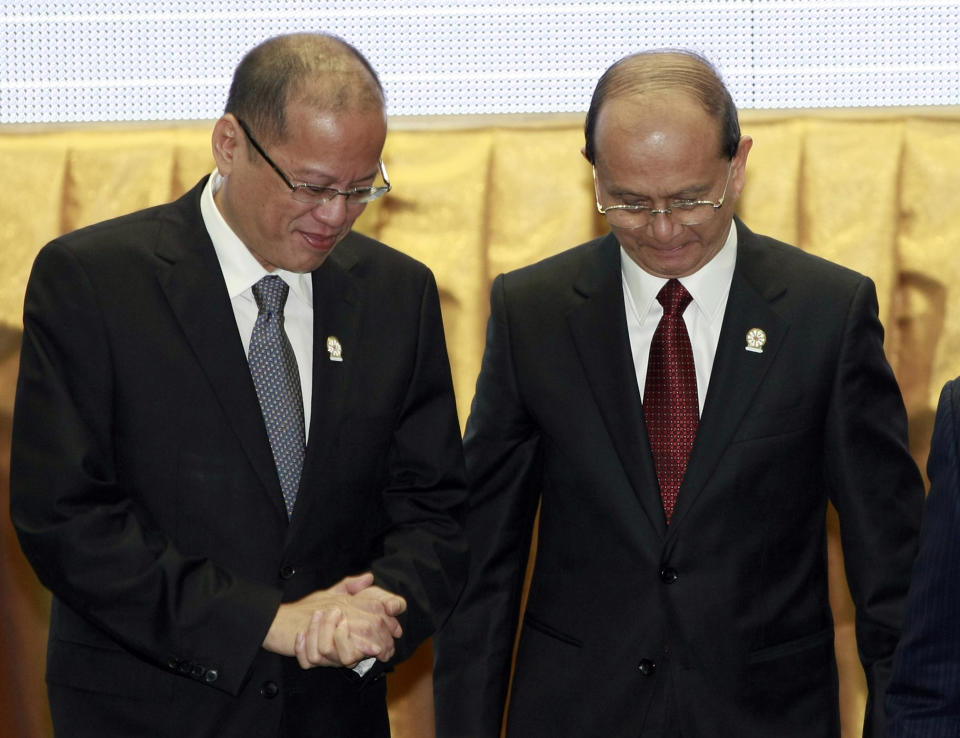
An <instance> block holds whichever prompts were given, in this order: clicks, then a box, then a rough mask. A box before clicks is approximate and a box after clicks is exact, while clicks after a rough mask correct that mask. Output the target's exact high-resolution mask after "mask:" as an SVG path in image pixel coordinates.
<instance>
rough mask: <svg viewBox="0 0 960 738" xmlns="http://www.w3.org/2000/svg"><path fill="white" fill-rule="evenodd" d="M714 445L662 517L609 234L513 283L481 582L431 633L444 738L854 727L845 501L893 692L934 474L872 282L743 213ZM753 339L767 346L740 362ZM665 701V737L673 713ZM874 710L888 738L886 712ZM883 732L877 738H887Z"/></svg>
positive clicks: (868, 626)
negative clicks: (838, 616) (839, 556)
mask: <svg viewBox="0 0 960 738" xmlns="http://www.w3.org/2000/svg"><path fill="white" fill-rule="evenodd" d="M737 228H738V238H739V247H738V255H737V265H736V270H735V274H734V277H733V283H732V286H731V290H730V297H729V302H728V304H727V309H726V314H725V316H724V320H723V327H722V332H721V335H720V340H719V346H718V349H717V354H716V359H715V361H714V365H713V370H712V374H711V379H710V389H709V391H708V393H707V397H706V404H705V407H704V410H703V414H702V419H701V422H700V426H699V430H698V434H697V438H696V442H695V444H694V447H693V451H692V455H691V458H690V462H689V466H688V469H687V474H686V478H685V480H684V482H683V486H682V487H681V489H680V492H679V498H678V502H677V508H676V512H675V513H674V517H673V521H672V522H671V524H670V526H669V528H668V527H667V525H666V522H665V518H664V513H663V508H662V504H661V501H660V494H659V488H658V484H657V479H656V474H655V471H654V466H653V459H652V456H651V453H650V448H649V442H648V439H647V433H646V429H645V426H644V421H643V411H642V406H641V400H640V393H639V390H638V387H637V380H636V373H635V370H634V365H633V361H632V359H631V356H630V347H629V339H628V336H627V325H626V318H625V313H624V306H623V292H622V288H621V276H620V262H619V258H620V256H619V247H618V244H617V241H616V240H615V239H614V237H613V236H610V235H608V236H607V237H605V238H601V239H598V240H596V241H593V242H590V243H587V244H584V245H582V246H579V247H577V248H575V249H572V250H570V251H567V252H565V253H562V254H560V255H558V256H556V257H553V258H550V259H547V260H546V261H544V262H542V263H540V264H537V265H534V266H531V267H528V268H525V269H521V270H519V271H516V272H513V273H510V274H506V275H503V276H500V277H498V278H497V280H496V281H495V283H494V286H493V296H492V315H491V318H490V322H489V328H488V334H487V349H486V354H485V356H484V360H483V366H482V370H481V374H480V379H479V381H478V384H477V393H476V397H475V399H474V402H473V408H472V412H471V416H470V420H469V422H468V426H467V432H466V437H465V452H466V458H467V474H468V478H469V479H470V481H471V484H472V485H473V488H472V491H471V505H470V511H469V513H468V523H467V530H468V539H469V542H470V545H471V554H470V555H471V565H470V571H471V575H470V577H469V578H468V585H467V589H466V590H465V593H464V595H463V597H462V598H461V601H460V604H459V605H458V607H457V609H456V610H455V611H454V614H453V616H452V617H451V620H450V621H449V622H448V624H447V625H446V626H445V627H444V630H443V631H441V633H440V634H439V635H438V636H437V638H436V639H435V649H436V653H437V666H436V672H435V673H436V681H435V691H436V699H437V710H438V729H439V735H440V736H443V737H444V738H448V737H450V736H458V737H462V736H491V737H493V736H496V735H498V731H499V729H500V721H501V716H502V714H503V710H504V703H505V698H506V693H507V682H508V673H509V669H510V659H511V652H512V649H513V644H514V634H515V632H516V626H517V618H518V609H519V603H520V594H521V585H522V583H523V578H524V564H525V559H526V551H527V548H526V547H527V543H528V541H529V540H530V535H531V533H530V531H531V524H532V522H533V520H534V515H535V512H536V510H537V505H538V502H539V503H540V504H541V509H540V518H539V520H540V522H539V529H538V530H539V539H538V550H537V556H536V563H535V568H534V571H533V575H532V581H531V583H530V591H529V600H528V603H527V608H526V615H525V618H524V622H523V629H522V635H521V638H520V643H519V651H518V654H517V663H516V676H515V680H514V683H513V691H512V698H511V701H510V706H509V718H508V720H509V728H508V733H509V735H511V736H517V737H521V736H522V737H523V738H534V737H537V736H605V737H606V738H615V737H616V736H630V737H631V738H636V736H638V735H648V734H650V735H657V736H660V735H671V736H672V735H678V734H680V731H681V730H682V735H683V736H685V738H702V737H705V736H709V737H710V738H718V737H721V736H736V738H750V737H752V736H756V737H757V738H772V737H774V736H775V737H776V738H790V737H792V736H797V737H798V738H799V737H801V736H802V738H815V737H817V736H836V735H839V718H838V700H837V673H836V664H835V659H834V653H833V621H832V617H831V611H830V605H829V599H828V591H827V590H828V582H827V565H826V531H825V520H826V507H827V500H828V499H829V500H832V501H833V503H834V504H835V505H836V507H837V509H838V511H839V514H840V520H841V524H842V527H843V541H844V552H845V557H846V565H847V573H848V575H849V579H850V584H851V587H852V591H853V596H854V599H855V602H856V604H857V626H858V632H859V645H860V650H861V654H862V658H863V664H864V667H865V669H866V673H867V679H868V682H869V685H870V687H871V689H872V692H874V693H875V692H876V690H878V689H879V690H880V694H882V692H883V687H884V686H885V684H886V677H887V673H888V670H889V666H890V661H891V658H892V655H893V651H894V647H895V645H896V642H897V638H898V636H899V633H900V624H901V604H902V599H903V597H904V596H905V594H906V589H907V581H908V577H909V572H910V564H911V562H912V560H913V555H914V550H915V535H916V529H917V527H918V525H919V516H920V508H921V503H922V496H923V487H922V481H921V478H920V476H919V473H918V470H917V468H916V466H915V464H914V463H913V462H912V460H911V459H910V456H909V454H908V452H907V447H906V435H907V434H906V413H905V411H904V407H903V403H902V400H901V396H900V392H899V390H898V388H897V384H896V382H895V380H894V376H893V373H892V372H891V369H890V366H889V365H888V363H887V361H886V359H885V357H884V353H883V348H882V333H883V332H882V328H881V326H880V323H879V321H878V319H877V304H876V296H875V290H874V287H873V284H872V283H871V282H870V280H868V279H866V278H865V277H863V276H861V275H858V274H856V273H854V272H851V271H849V270H847V269H844V268H841V267H838V266H836V265H833V264H830V263H828V262H826V261H823V260H822V259H818V258H816V257H813V256H811V255H808V254H805V253H803V252H802V251H800V250H798V249H796V248H793V247H791V246H787V245H786V244H782V243H779V242H776V241H773V240H772V239H768V238H763V237H760V236H756V235H754V234H753V233H751V232H750V231H749V230H747V229H746V228H745V227H744V226H743V225H742V224H741V223H740V222H739V221H737ZM751 328H761V329H763V330H764V331H765V332H766V335H767V339H768V340H767V343H766V345H765V346H764V347H763V351H762V353H754V352H750V351H746V350H745V346H746V341H745V336H746V333H747V331H749V330H750V329H751ZM665 704H666V705H668V706H669V705H673V707H674V708H675V709H673V713H675V714H673V715H672V717H671V714H670V713H668V715H667V718H666V721H667V724H666V725H663V724H661V721H662V720H663V719H664V718H663V713H664V705H665ZM874 709H876V708H875V707H871V708H870V711H869V712H868V715H867V723H868V735H873V736H880V735H881V734H882V729H883V726H882V719H881V718H882V713H879V715H880V717H877V716H876V715H874V712H873V711H874ZM871 723H872V728H870V727H869V726H870V725H871Z"/></svg>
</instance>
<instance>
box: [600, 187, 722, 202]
mask: <svg viewBox="0 0 960 738" xmlns="http://www.w3.org/2000/svg"><path fill="white" fill-rule="evenodd" d="M712 186H713V185H712V184H703V185H691V186H689V187H685V188H684V189H682V190H678V191H676V192H672V193H670V194H669V195H664V196H663V197H662V199H664V200H691V199H695V198H698V197H701V196H703V195H704V194H705V193H707V192H709V191H710V188H711V187H712ZM610 194H611V195H615V196H616V197H634V198H636V199H638V200H655V199H656V198H655V197H652V196H650V195H646V194H641V193H639V192H633V191H632V190H629V189H611V190H610Z"/></svg>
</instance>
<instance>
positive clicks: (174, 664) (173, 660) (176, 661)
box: [167, 656, 180, 671]
mask: <svg viewBox="0 0 960 738" xmlns="http://www.w3.org/2000/svg"><path fill="white" fill-rule="evenodd" d="M167 666H168V667H169V668H171V669H173V670H174V671H176V670H177V667H178V666H180V659H178V658H177V657H176V656H171V657H170V660H169V661H168V662H167Z"/></svg>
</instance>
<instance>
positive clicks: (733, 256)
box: [620, 225, 737, 414]
mask: <svg viewBox="0 0 960 738" xmlns="http://www.w3.org/2000/svg"><path fill="white" fill-rule="evenodd" d="M736 262H737V229H736V227H735V226H734V225H731V226H730V233H729V235H728V236H727V240H726V241H725V242H724V244H723V247H722V248H721V249H720V251H718V252H717V254H716V255H715V256H714V257H713V258H712V259H711V260H710V261H708V262H707V263H706V264H704V265H703V266H702V267H701V268H700V269H699V270H698V271H697V272H694V273H693V274H691V275H690V276H688V277H683V278H681V279H680V284H682V285H683V286H684V287H685V288H686V289H687V292H689V293H690V295H691V296H692V297H693V301H692V302H691V303H690V304H689V305H688V306H687V309H686V310H685V311H684V313H683V322H684V323H685V324H686V326H687V333H688V334H689V336H690V345H691V347H692V349H693V363H694V366H695V368H696V370H697V399H698V400H699V403H700V413H701V414H702V413H703V403H704V400H705V399H706V397H707V387H709V386H710V372H711V370H712V369H713V358H714V356H716V354H717V344H718V343H719V341H720V328H721V326H722V325H723V314H724V311H725V310H726V308H727V298H728V297H729V296H730V283H731V282H732V281H733V269H734V266H735V265H736ZM620 274H621V277H622V280H623V302H624V309H625V310H626V314H627V329H628V331H629V335H630V350H631V352H632V354H633V366H634V368H635V370H636V374H637V386H638V387H639V388H640V397H641V399H642V398H643V390H644V387H645V386H646V383H647V360H648V358H649V356H650V343H651V342H652V341H653V334H654V332H655V331H656V330H657V325H658V324H659V323H660V318H662V317H663V307H662V306H661V305H660V303H659V302H657V293H659V292H660V289H661V288H662V287H663V285H665V284H666V283H667V280H666V279H664V278H663V277H654V276H653V275H652V274H649V273H647V272H645V271H644V270H643V269H641V268H640V266H639V265H638V264H637V263H636V262H635V261H634V260H633V259H631V258H630V255H629V254H627V252H626V251H625V250H624V249H623V247H622V246H621V247H620Z"/></svg>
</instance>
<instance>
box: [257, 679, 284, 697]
mask: <svg viewBox="0 0 960 738" xmlns="http://www.w3.org/2000/svg"><path fill="white" fill-rule="evenodd" d="M278 694H280V687H278V686H277V683H276V682H264V683H263V684H261V685H260V696H261V697H263V698H264V699H267V700H272V699H273V698H274V697H276V696H277V695H278Z"/></svg>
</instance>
